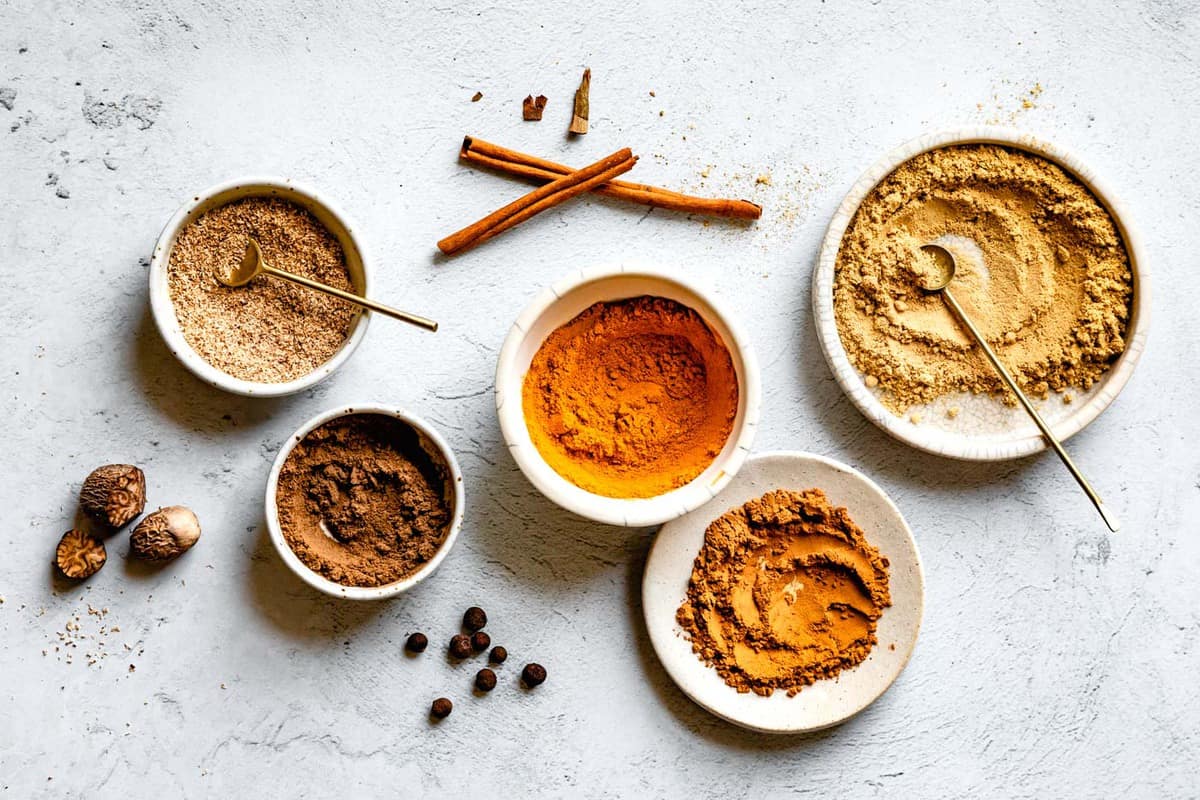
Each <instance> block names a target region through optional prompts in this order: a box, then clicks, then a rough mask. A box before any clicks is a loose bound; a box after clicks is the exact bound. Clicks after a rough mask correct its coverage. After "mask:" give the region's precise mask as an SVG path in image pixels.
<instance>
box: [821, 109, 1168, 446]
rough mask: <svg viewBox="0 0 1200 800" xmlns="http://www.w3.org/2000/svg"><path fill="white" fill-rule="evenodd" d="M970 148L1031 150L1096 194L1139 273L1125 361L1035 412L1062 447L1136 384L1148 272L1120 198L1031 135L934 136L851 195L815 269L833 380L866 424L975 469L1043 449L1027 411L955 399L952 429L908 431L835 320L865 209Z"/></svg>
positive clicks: (941, 421)
mask: <svg viewBox="0 0 1200 800" xmlns="http://www.w3.org/2000/svg"><path fill="white" fill-rule="evenodd" d="M964 144H998V145H1003V146H1005V147H1012V148H1015V149H1018V150H1025V151H1027V152H1029V153H1032V154H1034V155H1037V156H1041V157H1042V158H1045V159H1047V160H1049V161H1051V162H1053V163H1055V164H1058V165H1059V166H1060V167H1062V168H1063V169H1064V170H1066V171H1067V173H1068V174H1070V175H1073V176H1075V177H1076V178H1078V179H1079V180H1080V181H1081V182H1082V183H1083V185H1084V186H1086V187H1087V188H1088V189H1089V190H1091V192H1092V194H1094V195H1095V196H1096V198H1097V199H1098V200H1099V201H1100V203H1101V204H1102V205H1103V206H1104V207H1105V208H1106V209H1107V210H1108V213H1109V215H1110V216H1111V217H1112V219H1113V222H1114V223H1116V226H1117V231H1118V233H1120V235H1121V238H1122V239H1123V240H1124V242H1125V249H1126V251H1127V252H1128V254H1129V266H1130V270H1131V271H1132V273H1133V298H1132V300H1131V304H1130V305H1131V308H1130V317H1129V324H1128V327H1127V329H1126V345H1125V352H1123V353H1122V354H1121V356H1120V357H1119V358H1118V359H1117V361H1116V363H1115V364H1113V366H1112V367H1111V368H1110V369H1109V370H1108V371H1107V372H1106V373H1104V375H1103V376H1102V377H1101V378H1100V380H1099V381H1097V383H1096V384H1095V385H1094V386H1093V387H1092V388H1091V389H1089V390H1087V391H1086V392H1077V393H1075V394H1076V395H1077V399H1076V401H1075V402H1074V403H1072V404H1070V405H1067V404H1064V403H1063V402H1062V400H1061V398H1058V397H1055V396H1054V395H1052V396H1051V398H1050V400H1049V401H1047V402H1044V403H1037V401H1035V403H1036V404H1038V405H1039V406H1040V407H1039V412H1040V413H1041V414H1042V416H1043V417H1044V418H1045V420H1046V422H1047V423H1048V424H1049V425H1050V428H1051V430H1053V431H1054V434H1055V435H1056V436H1057V437H1058V438H1059V439H1060V440H1066V439H1068V438H1070V437H1071V436H1073V435H1074V434H1076V433H1078V432H1079V431H1081V430H1083V428H1084V427H1085V426H1087V425H1088V424H1089V423H1090V422H1091V421H1092V420H1094V419H1095V418H1096V417H1098V416H1100V413H1101V412H1102V411H1104V410H1105V409H1106V408H1108V406H1109V405H1110V404H1111V403H1112V401H1113V400H1115V399H1116V397H1117V395H1118V394H1119V393H1120V391H1121V389H1123V388H1124V387H1125V384H1126V383H1128V381H1129V378H1130V376H1131V375H1133V368H1134V366H1135V365H1136V364H1137V361H1138V358H1139V357H1140V356H1141V354H1142V351H1143V350H1144V349H1145V347H1146V336H1147V333H1148V330H1149V327H1150V277H1149V275H1148V274H1147V271H1146V257H1145V253H1144V252H1143V250H1142V244H1141V239H1140V237H1139V236H1138V234H1137V231H1136V229H1135V228H1134V227H1133V225H1132V224H1131V223H1130V221H1129V216H1128V215H1127V214H1126V212H1125V210H1124V209H1123V208H1122V207H1121V205H1120V204H1119V203H1118V201H1117V199H1116V195H1115V194H1113V192H1112V190H1111V189H1110V188H1108V186H1107V185H1106V184H1104V183H1103V182H1102V181H1101V180H1100V179H1099V178H1098V177H1096V175H1095V173H1093V172H1092V171H1091V170H1090V169H1089V168H1088V167H1087V166H1086V165H1085V164H1084V163H1083V162H1082V161H1081V160H1080V159H1079V158H1078V157H1077V156H1076V155H1074V154H1073V153H1071V152H1070V151H1068V150H1066V149H1065V148H1063V147H1061V146H1059V145H1056V144H1051V143H1050V142H1047V141H1045V140H1043V139H1040V138H1038V137H1036V136H1031V135H1030V134H1027V133H1021V132H1019V131H1015V130H1011V129H1007V128H996V127H988V126H983V127H974V128H961V129H956V130H950V131H944V132H941V133H933V134H928V135H926V136H921V137H920V138H917V139H913V140H912V141H909V142H905V143H904V144H903V145H901V146H900V147H898V148H896V149H895V150H893V151H891V152H890V153H888V154H887V155H885V156H884V157H883V158H881V159H880V160H879V161H878V162H876V163H875V164H874V165H872V166H871V168H870V169H868V170H867V171H866V172H865V173H863V175H862V176H861V177H860V178H859V179H858V180H857V181H856V182H855V183H854V185H853V186H852V187H851V188H850V191H849V192H848V193H847V194H846V197H845V199H844V200H842V204H841V205H840V206H839V207H838V209H837V212H836V213H834V215H833V219H832V220H831V221H830V223H829V228H828V229H827V230H826V232H825V240H824V241H823V242H822V244H821V253H820V256H819V259H818V261H817V267H816V270H815V271H814V272H813V282H812V303H813V314H814V318H815V321H816V327H817V338H818V340H819V341H820V343H821V349H822V350H823V351H824V353H825V360H826V361H828V362H829V368H830V369H831V370H832V371H833V376H834V377H835V378H836V379H837V382H838V383H839V384H840V385H841V387H842V390H843V391H844V392H845V393H846V396H847V397H849V398H850V400H851V401H852V402H853V403H854V405H856V406H858V409H859V411H861V412H862V413H863V415H864V416H866V417H867V419H869V420H871V421H872V422H874V423H875V424H876V425H878V426H879V427H880V428H882V429H883V430H885V431H886V432H887V433H889V434H891V435H892V436H894V437H895V438H897V439H899V440H900V441H902V442H906V443H907V444H910V445H912V446H913V447H916V448H918V449H920V450H925V451H926V452H929V453H935V454H937V455H943V456H949V457H951V458H959V459H964V460H969V461H1003V460H1006V459H1010V458H1021V457H1023V456H1028V455H1032V454H1034V453H1038V452H1040V451H1042V450H1044V449H1046V441H1045V440H1044V439H1043V438H1042V436H1041V434H1040V433H1039V432H1038V430H1037V428H1036V427H1035V426H1034V424H1033V422H1032V421H1031V420H1030V419H1029V418H1028V417H1027V416H1026V415H1025V413H1024V412H1023V411H1022V410H1021V409H1019V408H1009V407H1007V406H1004V405H1003V403H1002V402H1001V401H1000V400H998V399H996V398H994V397H991V396H987V395H968V396H957V395H956V396H954V397H953V398H943V401H944V402H946V403H951V404H957V405H959V406H960V407H961V414H959V415H958V416H957V418H956V419H955V420H954V421H953V422H950V421H948V419H947V418H946V415H945V414H944V413H943V414H935V413H925V414H924V415H923V417H924V420H923V421H922V422H921V423H920V424H916V423H914V422H912V421H911V420H910V419H909V418H908V417H907V416H906V417H899V416H897V415H896V414H894V413H892V412H891V411H889V410H888V409H887V408H885V407H884V406H883V404H882V403H880V402H879V399H878V398H877V397H876V396H875V394H874V393H873V392H872V391H871V390H870V389H869V388H867V385H866V383H864V381H863V376H862V375H861V374H860V373H859V372H858V370H856V369H855V368H854V365H853V364H851V363H850V359H849V358H848V357H847V355H846V349H845V347H844V346H843V345H842V340H841V338H840V337H839V335H838V329H837V321H836V320H835V318H834V314H833V278H834V270H835V267H836V264H837V255H838V250H839V248H840V247H841V243H842V236H843V235H844V234H845V232H846V228H847V227H849V225H850V222H851V220H853V219H854V215H855V213H856V212H857V211H858V207H859V205H861V204H862V202H863V200H865V199H866V197H867V195H868V194H870V192H871V190H872V189H874V188H875V186H876V185H877V184H878V183H879V182H880V181H881V180H883V179H884V178H885V177H887V176H888V175H890V174H891V173H892V172H893V171H895V169H896V168H897V167H899V166H900V165H901V164H903V163H904V162H906V161H909V160H910V159H912V158H914V157H915V156H918V155H920V154H921V153H925V152H928V151H930V150H938V149H941V148H943V147H952V146H954V145H964Z"/></svg>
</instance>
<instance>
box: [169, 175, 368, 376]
mask: <svg viewBox="0 0 1200 800" xmlns="http://www.w3.org/2000/svg"><path fill="white" fill-rule="evenodd" d="M244 197H278V198H281V199H283V200H289V201H291V202H293V203H295V204H296V205H298V206H301V207H302V208H305V209H307V210H308V211H309V212H311V213H312V215H313V216H314V217H316V218H317V220H318V221H319V222H320V223H321V224H322V225H324V226H325V227H326V228H328V229H329V231H330V232H331V233H333V234H334V235H335V236H337V239H338V243H339V244H341V246H342V252H343V253H344V254H345V256H346V269H347V270H348V271H349V273H350V282H351V284H352V285H353V286H354V289H355V291H357V293H358V294H360V295H363V296H364V297H365V296H366V295H367V287H368V285H369V276H370V266H369V264H370V261H369V259H368V258H367V254H366V251H365V250H364V249H363V246H362V244H361V242H359V240H358V239H357V237H356V236H355V233H354V226H353V225H351V224H350V222H349V221H348V220H347V218H346V215H345V214H343V213H342V212H341V211H338V210H337V209H336V208H335V207H334V206H333V204H332V203H330V202H329V201H328V200H327V199H325V198H324V197H321V196H320V195H318V194H317V192H316V190H314V189H311V188H309V187H307V186H303V185H301V184H298V183H296V182H295V181H292V180H288V179H286V178H261V177H248V178H239V179H237V180H232V181H227V182H225V183H220V184H217V185H216V186H210V187H209V188H207V189H205V190H204V191H203V192H200V193H198V194H196V195H194V196H193V197H192V199H191V200H190V201H188V202H187V203H184V204H183V206H182V207H181V208H180V209H179V210H178V211H177V212H175V216H173V217H171V219H170V220H169V221H168V222H167V224H166V227H164V228H163V231H162V233H161V234H160V235H159V237H158V242H157V243H156V244H155V245H154V257H153V258H151V260H150V309H151V311H152V312H153V314H154V322H155V324H156V325H157V326H158V330H159V333H161V334H162V337H163V340H164V341H166V343H167V347H168V348H169V349H170V351H171V353H172V354H173V355H174V356H175V357H176V358H178V359H179V361H180V362H181V363H182V364H183V365H184V366H185V367H187V368H188V370H190V371H191V372H192V373H193V374H194V375H195V376H196V377H198V378H200V380H202V381H205V382H206V383H210V384H212V385H213V386H216V387H217V388H218V389H224V390H225V391H227V392H233V393H234V394H241V395H246V396H248V397H281V396H283V395H288V394H295V393H296V392H302V391H304V390H305V389H309V388H311V387H313V386H315V385H316V384H318V383H320V382H321V381H323V380H325V379H326V378H327V377H329V376H330V375H331V374H333V372H334V370H336V369H337V368H338V367H340V366H342V364H344V363H346V360H347V359H348V358H350V355H351V354H352V353H353V352H354V350H355V348H357V347H358V345H359V343H360V342H362V339H363V337H364V336H365V335H366V333H367V323H368V322H369V321H370V319H371V316H370V312H368V311H367V310H366V309H360V310H359V312H358V314H357V315H356V316H355V317H354V321H353V322H352V323H351V324H350V332H349V334H348V335H347V336H346V341H345V342H343V343H342V346H341V349H339V350H338V351H337V352H336V353H334V354H333V356H332V357H331V358H330V359H329V360H328V361H326V362H325V363H324V364H322V365H321V366H319V367H317V368H316V369H315V370H313V371H312V372H310V373H308V374H307V375H303V376H301V377H299V378H296V379H295V380H291V381H286V382H283V383H261V382H257V381H246V380H242V379H241V378H235V377H234V376H232V375H230V374H229V373H227V372H224V371H222V370H220V369H217V368H216V367H215V366H213V365H212V364H210V363H208V362H207V361H205V360H204V358H203V357H201V356H200V354H199V353H197V352H196V351H195V350H193V349H192V347H191V345H189V344H188V343H187V340H186V339H185V338H184V336H183V331H181V330H180V328H179V320H178V318H177V317H176V316H175V306H174V304H173V303H172V302H171V293H170V290H169V288H168V283H167V265H168V263H169V262H170V259H171V249H172V248H173V247H174V246H175V239H176V238H177V237H178V236H179V234H180V232H181V231H182V230H183V229H184V228H185V227H187V226H188V225H189V224H190V223H191V222H192V221H193V220H195V219H197V218H198V217H200V216H201V215H203V214H205V213H206V212H208V211H211V210H212V209H214V208H217V207H218V206H223V205H226V204H228V203H232V202H233V201H235V200H241V199H242V198H244Z"/></svg>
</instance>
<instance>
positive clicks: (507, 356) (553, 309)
mask: <svg viewBox="0 0 1200 800" xmlns="http://www.w3.org/2000/svg"><path fill="white" fill-rule="evenodd" d="M640 295H653V296H656V297H665V298H668V299H670V300H674V301H676V302H678V303H682V304H683V305H685V306H687V307H688V308H691V309H692V310H693V311H695V312H696V313H697V314H699V315H700V316H701V317H702V318H703V319H704V321H705V322H706V323H707V324H708V326H709V327H710V328H711V329H712V330H713V331H714V332H715V333H716V334H717V336H719V337H720V338H721V341H722V342H724V344H725V346H726V347H727V348H728V349H729V355H730V356H731V357H732V359H733V369H734V372H735V373H736V375H737V379H738V408H737V415H736V416H735V417H734V421H733V429H732V430H731V431H730V434H729V439H728V440H727V441H726V442H725V446H724V447H723V448H722V449H721V452H720V453H719V454H718V455H717V457H716V458H715V459H714V460H713V462H712V463H711V464H710V465H709V466H708V467H707V468H706V469H705V470H704V471H703V472H701V473H700V474H699V475H697V476H696V477H695V478H694V479H693V480H692V481H691V482H689V483H687V484H685V485H684V486H681V487H679V488H678V489H673V490H672V491H669V492H667V493H665V494H661V495H658V496H657V497H647V498H630V499H625V498H619V497H605V496H603V495H598V494H593V493H592V492H589V491H587V490H585V489H581V488H580V487H578V486H576V485H575V484H573V483H571V482H570V481H568V480H567V479H566V478H564V477H562V476H561V475H559V474H558V473H557V472H555V471H554V468H553V467H551V466H550V465H549V464H547V463H546V461H545V459H543V458H542V454H541V453H540V452H538V449H537V447H536V446H535V445H534V444H533V441H532V440H531V439H530V436H529V428H528V427H527V426H526V424H525V414H524V410H523V408H522V400H521V388H522V386H523V385H524V382H525V373H526V372H527V371H528V370H529V364H530V362H532V361H533V357H534V355H535V354H536V353H537V351H538V349H539V348H540V347H541V346H542V342H544V341H545V339H546V337H547V336H549V335H550V334H551V333H553V332H554V331H555V330H557V329H558V328H559V327H561V326H562V325H564V324H566V323H567V322H569V321H571V320H572V319H574V318H575V317H576V316H578V315H579V314H580V313H581V312H583V311H584V310H585V309H586V308H588V307H589V306H591V305H593V304H595V303H599V302H605V301H610V300H623V299H627V298H630V297H638V296H640ZM760 382H761V379H760V376H759V372H758V361H757V360H756V359H755V357H754V351H753V350H751V349H750V345H749V342H748V340H747V339H746V337H745V335H744V334H743V333H742V330H741V328H740V327H739V326H738V325H737V323H735V322H734V321H733V319H732V318H731V317H730V316H729V315H728V314H726V313H725V312H723V311H722V310H720V309H719V307H718V306H717V304H716V303H715V302H714V301H713V300H712V299H711V298H710V297H709V296H708V295H707V294H706V293H704V292H702V291H701V290H700V289H698V288H696V287H695V286H694V285H692V284H691V283H690V282H689V281H688V280H686V279H685V278H684V277H683V276H682V275H681V274H680V273H678V272H676V271H669V270H665V269H661V268H655V267H648V266H642V265H638V264H630V263H622V264H618V265H615V266H613V265H606V266H600V267H593V268H591V269H584V270H580V271H577V272H574V273H572V274H571V275H568V276H567V277H566V278H563V279H562V280H560V281H558V282H557V283H555V284H552V285H551V286H549V287H548V288H547V289H546V290H545V291H543V292H542V293H541V294H540V295H538V296H537V297H536V298H535V299H534V301H533V302H532V303H530V304H529V305H528V306H526V308H525V310H524V311H522V312H521V315H520V316H519V317H517V321H516V322H514V323H513V326H512V329H511V330H510V331H509V333H508V337H507V338H506V339H505V340H504V346H503V348H501V350H500V360H499V363H498V364H497V365H496V412H497V414H498V415H499V417H500V431H501V433H503V435H504V441H505V443H506V444H507V445H508V449H509V452H510V453H512V456H513V459H515V460H516V462H517V466H519V467H520V468H521V471H522V472H524V473H525V477H526V478H528V479H529V482H530V483H532V484H533V485H534V486H536V487H537V488H538V489H539V490H540V491H541V492H542V494H544V495H546V497H548V498H549V499H550V500H552V501H554V502H555V503H557V504H558V505H560V506H562V507H563V508H565V509H567V510H568V511H573V512H574V513H576V514H579V515H580V516H582V517H587V518H588V519H593V520H596V521H597V522H604V523H607V524H609V525H625V526H631V527H643V526H650V525H659V524H661V523H663V522H666V521H667V520H669V519H674V518H675V517H678V516H680V515H682V514H686V513H687V512H689V511H691V510H692V509H694V508H698V507H699V506H701V505H703V504H705V503H707V502H708V501H709V500H711V499H712V498H713V497H715V496H716V494H717V492H719V491H721V489H723V488H724V487H725V485H726V484H728V483H729V481H730V479H732V478H733V476H734V475H735V474H737V471H738V470H739V469H740V468H741V466H742V463H743V462H744V461H745V460H746V455H747V454H748V453H749V452H750V444H751V442H752V441H753V440H754V434H755V431H756V429H757V428H758V414H759V407H760V405H761V394H762V388H761V385H760Z"/></svg>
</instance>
